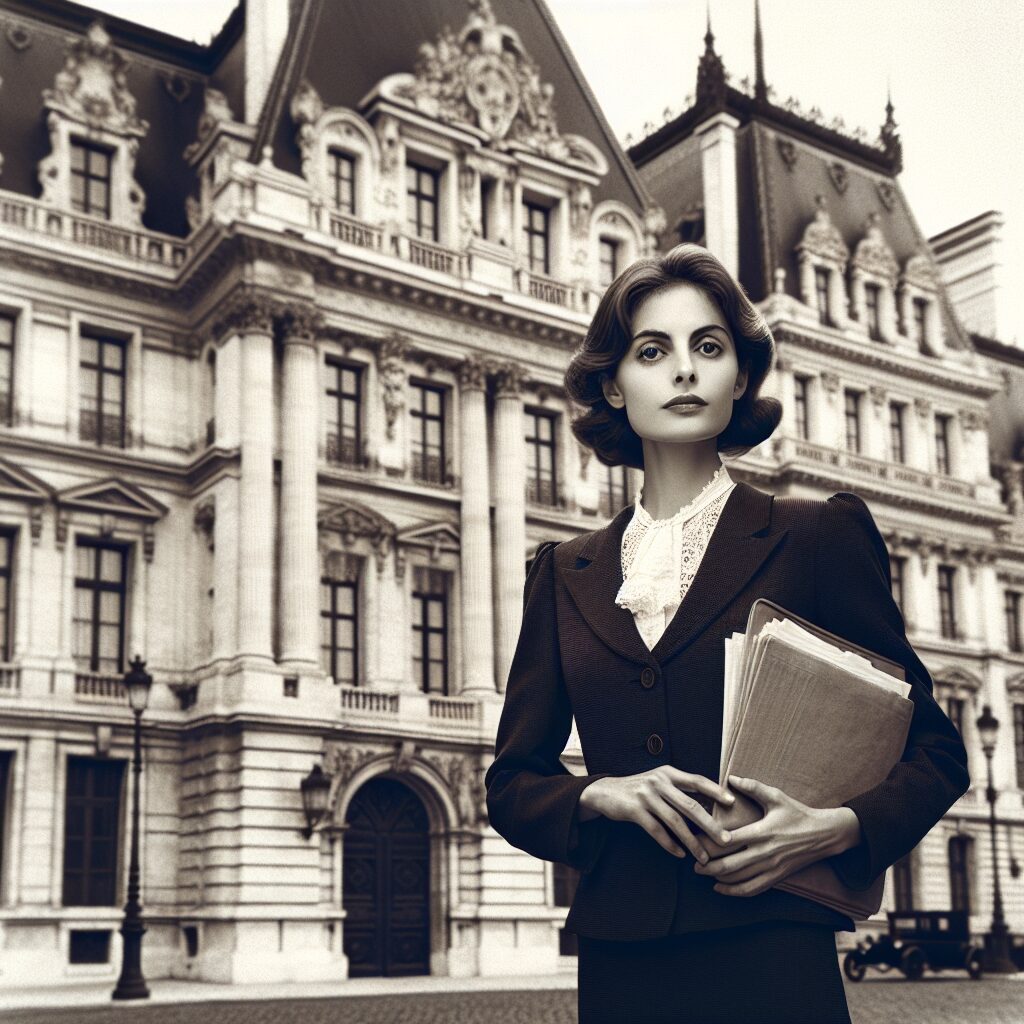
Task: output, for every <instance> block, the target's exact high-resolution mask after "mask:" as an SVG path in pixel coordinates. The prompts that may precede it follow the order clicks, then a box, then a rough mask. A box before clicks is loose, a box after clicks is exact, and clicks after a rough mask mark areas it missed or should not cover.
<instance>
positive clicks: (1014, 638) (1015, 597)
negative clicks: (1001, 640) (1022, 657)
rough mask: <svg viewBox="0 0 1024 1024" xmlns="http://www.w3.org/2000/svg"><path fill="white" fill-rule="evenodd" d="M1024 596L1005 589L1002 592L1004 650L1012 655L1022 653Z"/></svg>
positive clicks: (1017, 591)
mask: <svg viewBox="0 0 1024 1024" xmlns="http://www.w3.org/2000/svg"><path fill="white" fill-rule="evenodd" d="M1022 598H1024V595H1022V594H1021V592H1020V591H1019V590H1013V589H1012V588H1010V587H1006V588H1004V590H1003V614H1004V616H1005V626H1006V649H1007V650H1008V651H1010V652H1011V653H1012V654H1020V653H1022V652H1024V636H1022V632H1024V631H1022V630H1021V606H1022V604H1024V600H1022Z"/></svg>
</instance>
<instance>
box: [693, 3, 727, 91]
mask: <svg viewBox="0 0 1024 1024" xmlns="http://www.w3.org/2000/svg"><path fill="white" fill-rule="evenodd" d="M724 99H725V65H724V64H723V63H722V58H721V57H719V56H718V54H717V53H715V35H714V33H713V32H712V31H711V0H708V28H707V32H705V33H704V54H703V56H702V57H701V58H700V63H699V64H698V65H697V96H696V102H697V103H703V102H713V101H716V100H717V101H719V102H720V101H722V100H724Z"/></svg>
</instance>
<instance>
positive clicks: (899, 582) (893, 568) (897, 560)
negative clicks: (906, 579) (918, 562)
mask: <svg viewBox="0 0 1024 1024" xmlns="http://www.w3.org/2000/svg"><path fill="white" fill-rule="evenodd" d="M906 564H907V560H906V559H905V558H903V557H902V556H900V555H890V556H889V577H890V579H891V580H892V588H891V589H892V599H893V600H894V601H895V602H896V603H897V604H898V605H899V606H900V609H901V610H902V609H903V572H904V569H905V568H906Z"/></svg>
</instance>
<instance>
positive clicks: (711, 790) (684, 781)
mask: <svg viewBox="0 0 1024 1024" xmlns="http://www.w3.org/2000/svg"><path fill="white" fill-rule="evenodd" d="M666 768H667V771H666V772H665V774H667V775H668V777H669V780H670V781H671V782H673V783H674V784H675V785H677V786H682V788H683V789H692V790H696V791H697V792H698V793H703V794H704V795H705V796H709V797H711V799H712V800H717V801H718V802H719V803H720V804H725V805H726V806H727V807H728V806H729V805H730V804H734V803H735V802H736V797H735V796H733V794H732V793H730V792H729V790H728V789H727V788H726V787H725V786H723V785H721V784H720V783H718V782H713V781H712V780H711V779H709V778H707V777H706V776H704V775H694V774H693V773H692V772H684V771H683V770H682V769H681V768H674V767H672V766H671V765H667V766H666Z"/></svg>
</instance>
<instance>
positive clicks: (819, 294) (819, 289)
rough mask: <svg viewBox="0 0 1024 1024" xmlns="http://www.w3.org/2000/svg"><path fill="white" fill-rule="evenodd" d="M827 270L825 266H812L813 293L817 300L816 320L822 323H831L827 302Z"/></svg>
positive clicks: (830, 313)
mask: <svg viewBox="0 0 1024 1024" xmlns="http://www.w3.org/2000/svg"><path fill="white" fill-rule="evenodd" d="M828 285H829V270H828V268H827V267H815V268H814V295H815V298H816V299H817V302H818V320H819V321H821V323H823V324H831V323H832V308H831V305H830V303H829V294H828V292H829V287H828Z"/></svg>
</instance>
